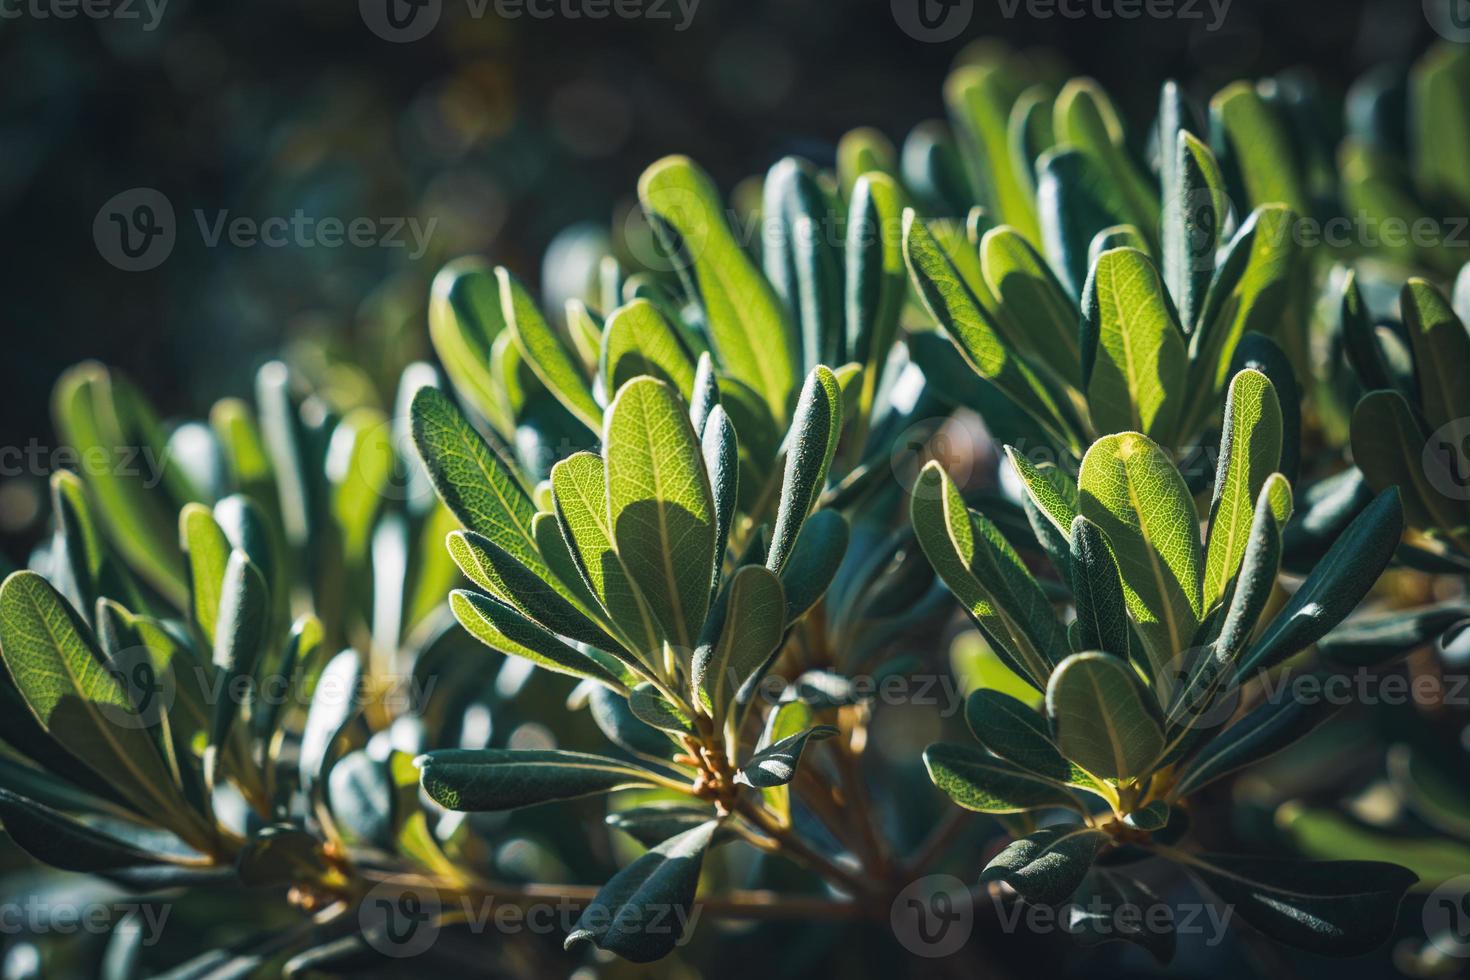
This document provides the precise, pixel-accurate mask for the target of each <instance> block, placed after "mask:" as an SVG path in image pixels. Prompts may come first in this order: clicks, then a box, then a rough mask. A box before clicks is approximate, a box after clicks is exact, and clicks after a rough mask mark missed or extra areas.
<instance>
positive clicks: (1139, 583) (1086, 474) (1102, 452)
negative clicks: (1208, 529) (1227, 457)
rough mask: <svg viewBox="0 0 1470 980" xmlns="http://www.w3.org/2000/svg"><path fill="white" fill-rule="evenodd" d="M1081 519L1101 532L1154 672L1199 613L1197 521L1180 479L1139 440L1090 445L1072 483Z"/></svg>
mask: <svg viewBox="0 0 1470 980" xmlns="http://www.w3.org/2000/svg"><path fill="white" fill-rule="evenodd" d="M1078 487H1079V489H1080V491H1081V497H1080V500H1079V503H1080V507H1079V510H1080V511H1081V514H1082V516H1084V517H1086V518H1087V519H1088V520H1090V521H1092V522H1093V523H1094V524H1096V525H1097V526H1098V528H1099V529H1100V530H1101V531H1102V532H1103V535H1104V536H1105V537H1106V538H1107V540H1108V543H1109V544H1110V545H1111V546H1112V549H1113V556H1114V557H1115V558H1116V559H1117V562H1118V570H1119V572H1120V573H1121V574H1122V576H1123V593H1124V595H1125V597H1126V598H1127V600H1128V611H1129V614H1130V615H1131V616H1132V619H1133V623H1134V625H1135V626H1136V627H1137V629H1138V632H1139V635H1140V637H1141V639H1142V640H1143V642H1144V646H1145V648H1146V650H1147V653H1148V661H1149V663H1150V664H1152V665H1153V666H1154V672H1155V674H1159V673H1163V672H1166V668H1167V667H1168V665H1169V664H1170V662H1171V661H1173V659H1174V658H1175V657H1177V656H1178V655H1179V654H1180V653H1182V652H1183V651H1184V650H1185V649H1187V648H1188V647H1189V645H1190V639H1191V638H1192V637H1193V636H1194V631H1195V629H1196V627H1198V625H1199V622H1200V617H1201V613H1202V611H1203V610H1202V602H1201V598H1200V574H1201V570H1202V565H1203V560H1202V557H1201V554H1200V550H1201V549H1200V540H1199V530H1198V528H1199V523H1198V519H1197V518H1196V516H1195V510H1194V503H1193V501H1192V500H1191V499H1190V496H1189V491H1188V490H1187V489H1186V488H1185V486H1184V478H1183V477H1181V476H1180V475H1179V471H1178V470H1177V469H1175V468H1174V464H1173V463H1172V462H1171V461H1170V459H1169V457H1168V455H1167V454H1165V453H1164V451H1163V450H1162V449H1160V448H1159V447H1158V446H1157V445H1156V444H1154V443H1153V442H1152V441H1151V440H1149V439H1148V437H1147V436H1143V435H1139V434H1138V433H1133V432H1125V433H1122V434H1119V435H1112V436H1105V437H1104V438H1102V439H1099V440H1098V441H1097V442H1095V443H1093V444H1092V448H1091V449H1089V450H1088V451H1087V455H1086V456H1085V457H1084V458H1083V460H1082V470H1081V474H1080V478H1079V480H1078Z"/></svg>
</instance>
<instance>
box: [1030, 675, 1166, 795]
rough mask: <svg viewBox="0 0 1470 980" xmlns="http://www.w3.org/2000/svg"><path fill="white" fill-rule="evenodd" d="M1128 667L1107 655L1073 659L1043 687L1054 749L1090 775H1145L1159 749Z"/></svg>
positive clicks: (1148, 706) (1145, 695)
mask: <svg viewBox="0 0 1470 980" xmlns="http://www.w3.org/2000/svg"><path fill="white" fill-rule="evenodd" d="M1152 700H1153V699H1152V696H1151V695H1150V694H1149V692H1148V691H1147V690H1146V689H1145V688H1144V687H1143V685H1142V683H1141V682H1140V681H1139V679H1138V675H1137V674H1135V673H1134V672H1133V668H1132V667H1130V666H1129V665H1128V662H1127V661H1125V660H1121V659H1119V658H1118V657H1115V656H1113V655H1112V654H1108V653H1097V652H1087V653H1074V654H1073V655H1072V656H1070V657H1068V658H1067V659H1066V660H1064V661H1062V663H1061V664H1060V665H1059V666H1058V667H1057V669H1056V671H1055V672H1054V673H1053V674H1052V675H1051V680H1050V681H1049V682H1048V683H1047V686H1046V713H1047V715H1048V716H1049V717H1050V718H1051V724H1052V729H1053V731H1054V732H1055V734H1056V741H1057V745H1058V747H1060V748H1061V750H1062V753H1063V754H1064V755H1066V756H1067V758H1069V759H1071V760H1072V761H1074V762H1076V763H1077V764H1078V765H1080V766H1081V767H1082V768H1083V769H1086V770H1087V771H1088V772H1090V773H1093V774H1094V775H1098V776H1104V777H1106V778H1108V779H1131V778H1133V777H1135V776H1144V775H1147V774H1148V768H1149V766H1150V765H1152V764H1153V762H1154V761H1155V760H1156V759H1157V758H1158V757H1159V753H1160V752H1161V751H1162V750H1163V748H1164V734H1163V730H1162V729H1161V728H1160V727H1159V722H1158V719H1157V716H1156V713H1155V711H1154V708H1153V705H1152Z"/></svg>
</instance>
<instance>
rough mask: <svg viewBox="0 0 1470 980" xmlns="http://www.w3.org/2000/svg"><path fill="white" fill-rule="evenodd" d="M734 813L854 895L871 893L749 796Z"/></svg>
mask: <svg viewBox="0 0 1470 980" xmlns="http://www.w3.org/2000/svg"><path fill="white" fill-rule="evenodd" d="M736 812H738V813H739V814H740V815H741V816H742V817H744V818H745V819H747V820H749V821H750V823H751V824H752V825H754V826H755V827H756V828H757V829H758V830H760V832H761V833H763V834H765V835H766V836H768V837H770V838H771V839H772V840H773V841H775V842H776V843H777V844H778V845H779V852H780V853H782V854H785V855H786V856H788V857H790V858H793V859H794V860H796V861H799V862H801V863H802V864H805V865H807V866H808V867H809V868H811V869H812V870H813V871H815V872H817V873H818V874H820V875H821V876H822V877H824V878H826V879H827V880H828V881H830V882H831V883H832V884H834V885H837V886H839V887H841V888H842V889H843V890H845V891H846V892H847V893H848V894H850V895H852V896H853V897H854V898H858V899H861V898H863V897H865V896H867V895H869V894H870V891H871V889H870V885H869V883H868V882H866V881H864V880H863V879H861V878H859V877H858V876H857V875H856V874H854V873H853V872H851V871H849V870H847V869H846V868H844V867H842V866H841V865H839V864H837V863H836V862H834V861H832V860H831V859H830V858H828V857H826V856H825V855H823V854H821V853H819V852H818V851H817V850H815V849H814V848H813V847H812V846H811V845H809V844H808V843H807V842H806V841H805V840H803V839H802V838H801V837H800V836H799V835H797V833H796V832H795V831H793V830H792V829H791V828H790V827H783V826H782V825H781V824H780V823H778V822H777V821H776V820H774V819H773V818H772V817H771V816H770V814H768V813H767V812H766V811H765V809H764V808H762V807H761V806H759V805H758V804H755V803H752V802H751V801H750V799H749V798H748V797H742V798H741V799H740V801H739V802H738V803H737V805H736Z"/></svg>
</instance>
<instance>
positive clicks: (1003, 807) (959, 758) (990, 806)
mask: <svg viewBox="0 0 1470 980" xmlns="http://www.w3.org/2000/svg"><path fill="white" fill-rule="evenodd" d="M924 766H925V767H926V768H927V769H928V770H929V778H930V779H931V780H932V781H933V783H934V785H935V786H938V787H939V788H940V789H941V790H943V791H944V792H945V793H946V794H947V795H948V796H949V798H950V799H951V800H954V802H956V803H958V804H959V805H960V806H962V807H964V808H965V809H967V810H975V811H977V812H979V813H1023V812H1025V811H1027V810H1036V809H1041V808H1045V807H1068V808H1070V809H1073V810H1079V811H1080V810H1081V809H1082V804H1081V803H1080V802H1079V801H1078V799H1077V797H1076V795H1074V794H1073V793H1072V791H1071V790H1069V789H1067V787H1066V786H1064V785H1062V784H1061V783H1060V782H1058V781H1056V780H1054V779H1048V778H1046V777H1045V776H1039V775H1037V774H1035V773H1032V772H1028V771H1027V770H1025V769H1022V768H1021V767H1020V766H1017V765H1016V764H1015V763H1012V762H1007V761H1006V760H1004V759H999V758H996V757H995V756H993V755H986V754H985V753H984V752H981V751H979V750H978V749H971V748H967V747H965V746H963V745H950V744H947V743H944V742H939V743H936V744H934V745H931V746H929V747H928V748H927V749H925V750H924Z"/></svg>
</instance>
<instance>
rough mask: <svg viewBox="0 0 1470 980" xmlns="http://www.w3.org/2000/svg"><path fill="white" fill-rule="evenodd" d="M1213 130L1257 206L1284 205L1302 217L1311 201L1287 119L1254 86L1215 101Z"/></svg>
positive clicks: (1232, 89)
mask: <svg viewBox="0 0 1470 980" xmlns="http://www.w3.org/2000/svg"><path fill="white" fill-rule="evenodd" d="M1210 123H1211V129H1212V130H1213V131H1214V132H1215V133H1216V134H1217V139H1218V140H1219V141H1221V145H1219V146H1217V147H1216V149H1217V150H1218V151H1219V152H1220V153H1221V155H1222V157H1224V156H1227V153H1228V159H1229V160H1230V161H1231V163H1232V164H1233V165H1234V168H1235V170H1237V171H1238V172H1239V173H1240V175H1241V179H1242V181H1243V182H1244V184H1245V193H1246V198H1247V200H1249V201H1250V203H1251V204H1252V205H1254V206H1259V205H1262V204H1269V203H1273V202H1277V201H1279V202H1281V203H1283V204H1285V205H1286V206H1287V207H1289V208H1291V209H1292V210H1294V211H1296V212H1297V213H1298V214H1305V213H1307V212H1306V208H1307V206H1308V204H1309V203H1310V202H1309V201H1308V200H1307V195H1306V194H1305V193H1304V192H1303V190H1302V185H1301V180H1300V177H1299V173H1298V170H1297V166H1296V160H1295V156H1294V154H1293V153H1292V149H1291V136H1290V134H1289V133H1288V132H1287V130H1286V126H1285V124H1284V123H1283V121H1282V119H1281V117H1280V116H1279V115H1277V114H1276V112H1274V111H1273V109H1272V107H1271V106H1270V105H1269V104H1268V103H1267V102H1266V100H1265V99H1263V98H1262V97H1261V95H1260V93H1259V92H1258V91H1257V90H1256V89H1255V88H1254V87H1253V86H1251V84H1250V83H1248V82H1236V83H1234V84H1233V85H1228V86H1226V87H1225V88H1223V89H1221V90H1220V91H1219V92H1218V93H1217V94H1216V95H1215V97H1214V98H1213V99H1211V100H1210Z"/></svg>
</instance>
